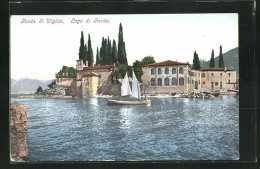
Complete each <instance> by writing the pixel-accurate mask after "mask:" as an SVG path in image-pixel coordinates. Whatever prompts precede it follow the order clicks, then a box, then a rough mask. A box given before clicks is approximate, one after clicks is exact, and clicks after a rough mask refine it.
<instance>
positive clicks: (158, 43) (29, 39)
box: [11, 14, 238, 80]
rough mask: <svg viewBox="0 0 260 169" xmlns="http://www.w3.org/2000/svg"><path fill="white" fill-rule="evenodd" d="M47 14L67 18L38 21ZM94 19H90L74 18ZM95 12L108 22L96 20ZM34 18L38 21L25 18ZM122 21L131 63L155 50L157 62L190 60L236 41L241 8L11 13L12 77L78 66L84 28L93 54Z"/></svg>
mask: <svg viewBox="0 0 260 169" xmlns="http://www.w3.org/2000/svg"><path fill="white" fill-rule="evenodd" d="M41 18H43V19H44V21H46V19H47V18H51V19H62V20H63V21H64V23H63V24H50V23H42V24H40V23H38V21H39V20H40V19H41ZM73 18H75V19H82V20H83V21H86V20H87V19H90V23H85V22H84V23H81V24H76V23H71V20H72V19H73ZM95 18H99V19H108V20H109V21H110V23H93V21H94V19H95ZM22 19H27V20H30V19H34V20H35V21H36V23H35V24H29V23H27V24H25V23H21V21H22ZM120 22H121V23H122V25H123V33H124V41H125V44H126V52H127V58H128V63H129V64H130V65H132V63H133V62H134V61H135V60H141V59H142V58H143V57H145V56H148V55H151V56H153V57H154V58H155V60H156V61H157V62H159V61H164V60H174V61H176V60H177V61H180V62H189V63H192V60H193V53H194V51H195V50H196V51H197V53H198V55H199V58H200V59H206V60H209V59H210V55H211V50H212V49H214V51H215V56H217V55H218V54H219V45H222V47H223V52H227V51H228V50H231V49H233V48H235V47H238V15H237V14H149V15H144V14H142V15H139V14H138V15H50V16H48V15H42V16H40V15H35V16H12V17H11V77H12V78H14V79H19V78H25V77H28V78H33V79H39V80H49V79H54V75H55V72H58V71H59V70H60V69H61V67H62V66H63V65H67V66H74V67H75V65H76V59H78V52H79V45H80V32H81V31H83V32H84V36H85V42H87V35H88V34H90V35H91V40H92V48H93V51H94V57H95V56H96V49H97V47H100V46H101V42H102V37H108V36H109V37H110V39H115V40H116V41H118V29H119V23H120Z"/></svg>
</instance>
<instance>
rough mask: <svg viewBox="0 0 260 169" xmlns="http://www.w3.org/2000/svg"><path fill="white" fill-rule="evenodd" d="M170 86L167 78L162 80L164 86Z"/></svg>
mask: <svg viewBox="0 0 260 169" xmlns="http://www.w3.org/2000/svg"><path fill="white" fill-rule="evenodd" d="M169 85H170V84H169V78H168V77H167V78H165V79H164V86H169Z"/></svg>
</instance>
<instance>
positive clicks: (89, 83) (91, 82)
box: [78, 72, 98, 97]
mask: <svg viewBox="0 0 260 169" xmlns="http://www.w3.org/2000/svg"><path fill="white" fill-rule="evenodd" d="M78 83H80V81H78ZM81 89H82V97H93V96H96V94H97V89H98V75H97V74H96V73H93V72H91V73H88V74H85V75H83V76H82V78H81Z"/></svg>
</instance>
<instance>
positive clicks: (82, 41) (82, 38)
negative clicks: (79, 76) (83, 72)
mask: <svg viewBox="0 0 260 169" xmlns="http://www.w3.org/2000/svg"><path fill="white" fill-rule="evenodd" d="M83 58H84V34H83V31H81V38H80V47H79V59H82V60H83Z"/></svg>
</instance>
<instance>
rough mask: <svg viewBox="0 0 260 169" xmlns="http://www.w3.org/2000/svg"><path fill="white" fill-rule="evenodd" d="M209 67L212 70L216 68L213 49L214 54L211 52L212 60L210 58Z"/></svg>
mask: <svg viewBox="0 0 260 169" xmlns="http://www.w3.org/2000/svg"><path fill="white" fill-rule="evenodd" d="M209 67H210V68H215V61H214V50H213V49H212V52H211V58H210V62H209Z"/></svg>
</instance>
